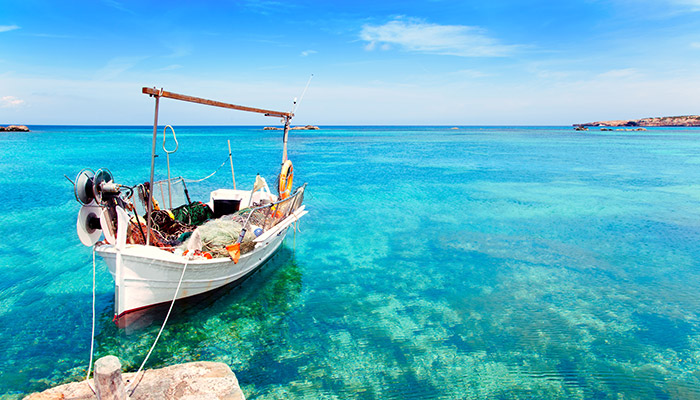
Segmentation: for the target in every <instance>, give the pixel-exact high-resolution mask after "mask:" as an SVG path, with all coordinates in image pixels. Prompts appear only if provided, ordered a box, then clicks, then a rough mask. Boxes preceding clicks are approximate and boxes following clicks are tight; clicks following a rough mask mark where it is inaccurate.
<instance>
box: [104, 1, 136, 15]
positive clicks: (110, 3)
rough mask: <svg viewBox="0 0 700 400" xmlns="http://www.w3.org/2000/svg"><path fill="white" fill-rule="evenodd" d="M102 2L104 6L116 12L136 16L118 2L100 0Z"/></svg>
mask: <svg viewBox="0 0 700 400" xmlns="http://www.w3.org/2000/svg"><path fill="white" fill-rule="evenodd" d="M102 2H103V3H104V4H106V5H108V6H110V7H112V8H114V9H116V10H119V11H123V12H125V13H129V14H134V15H135V14H136V13H135V12H133V11H132V10H130V9H128V8H126V7H125V6H124V4H122V3H121V2H119V1H116V0H102Z"/></svg>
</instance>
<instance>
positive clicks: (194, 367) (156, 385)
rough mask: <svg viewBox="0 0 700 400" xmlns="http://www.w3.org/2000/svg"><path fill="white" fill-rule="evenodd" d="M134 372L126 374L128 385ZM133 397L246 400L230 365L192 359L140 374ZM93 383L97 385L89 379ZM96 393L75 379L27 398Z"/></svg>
mask: <svg viewBox="0 0 700 400" xmlns="http://www.w3.org/2000/svg"><path fill="white" fill-rule="evenodd" d="M134 375H135V374H134V373H130V374H124V375H123V379H124V382H125V385H126V384H127V382H129V381H130V380H132V379H134ZM139 376H143V377H142V378H138V379H137V381H136V382H135V383H133V384H132V389H133V388H134V387H135V390H134V393H133V394H132V395H131V397H129V398H130V399H144V400H145V399H230V400H245V396H244V395H243V392H242V391H241V388H240V386H239V385H238V379H236V375H235V374H234V373H233V372H232V371H231V368H229V367H228V365H226V364H224V363H218V362H206V361H200V362H192V363H186V364H177V365H173V366H170V367H165V368H161V369H151V370H147V371H146V372H145V373H141V374H139ZM90 384H91V385H94V383H93V381H92V380H90ZM94 398H95V394H94V393H93V392H92V389H90V387H89V386H88V385H87V383H86V382H85V381H82V382H74V383H69V384H66V385H61V386H57V387H55V388H52V389H48V390H45V391H43V392H41V393H33V394H30V395H29V396H27V397H25V400H48V399H94Z"/></svg>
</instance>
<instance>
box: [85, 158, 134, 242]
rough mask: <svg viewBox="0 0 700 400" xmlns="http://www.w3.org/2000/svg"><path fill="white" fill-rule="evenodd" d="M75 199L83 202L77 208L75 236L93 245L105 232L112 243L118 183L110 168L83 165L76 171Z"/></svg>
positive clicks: (115, 220)
mask: <svg viewBox="0 0 700 400" xmlns="http://www.w3.org/2000/svg"><path fill="white" fill-rule="evenodd" d="M74 182H75V183H74V194H75V199H76V200H77V201H78V202H79V203H80V204H82V205H83V206H82V207H81V208H80V212H78V221H77V224H76V229H77V231H78V238H79V239H80V241H81V242H82V243H83V244H84V245H86V246H93V245H94V244H95V243H97V241H98V240H99V239H100V236H101V235H102V234H103V233H104V235H105V239H106V240H107V241H108V242H109V243H112V244H114V242H115V237H116V233H117V222H118V217H117V212H116V207H117V206H123V202H122V201H121V199H120V197H119V196H120V191H119V189H120V185H118V184H116V183H114V177H113V175H112V172H110V170H108V169H106V168H101V169H98V170H97V172H94V171H93V170H91V169H89V168H86V169H83V170H82V171H80V172H79V173H78V176H77V177H76V178H75V181H74Z"/></svg>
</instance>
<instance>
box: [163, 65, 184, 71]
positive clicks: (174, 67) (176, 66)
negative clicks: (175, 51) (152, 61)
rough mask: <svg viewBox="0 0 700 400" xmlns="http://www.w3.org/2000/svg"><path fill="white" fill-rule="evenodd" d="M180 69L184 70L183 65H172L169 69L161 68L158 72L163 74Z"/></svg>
mask: <svg viewBox="0 0 700 400" xmlns="http://www.w3.org/2000/svg"><path fill="white" fill-rule="evenodd" d="M180 68H182V65H180V64H171V65H168V66H167V67H163V68H160V69H158V70H157V71H163V72H165V71H174V70H176V69H180Z"/></svg>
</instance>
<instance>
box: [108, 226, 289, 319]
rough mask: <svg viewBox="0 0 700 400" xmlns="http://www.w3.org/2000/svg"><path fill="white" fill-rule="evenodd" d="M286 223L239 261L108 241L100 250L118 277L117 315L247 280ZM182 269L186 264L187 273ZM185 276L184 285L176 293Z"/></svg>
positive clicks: (276, 242) (278, 241)
mask: <svg viewBox="0 0 700 400" xmlns="http://www.w3.org/2000/svg"><path fill="white" fill-rule="evenodd" d="M286 234H287V227H285V228H284V229H281V230H280V231H279V232H278V233H277V234H276V235H273V236H270V237H268V238H267V239H266V240H265V241H262V242H259V243H257V244H256V247H255V248H254V249H253V251H251V252H249V253H246V254H243V255H241V257H240V260H239V261H238V263H234V262H233V260H231V259H229V258H216V259H211V260H207V259H194V260H187V259H186V258H185V257H182V256H179V255H175V254H173V253H170V252H167V251H165V250H162V249H159V248H156V247H153V246H143V245H127V246H125V247H124V248H123V249H121V250H118V249H116V248H115V246H111V245H105V246H99V247H97V248H96V251H97V253H98V254H99V255H100V256H102V258H103V259H104V260H105V263H106V264H107V267H108V268H109V272H110V274H112V277H113V278H114V285H115V286H114V314H115V317H116V318H119V317H121V316H122V315H124V314H127V313H129V312H133V311H136V310H140V309H144V308H147V307H150V306H154V305H157V304H161V303H167V302H170V301H172V300H173V297H176V298H177V299H183V298H186V297H191V296H196V295H198V294H202V293H205V292H208V291H211V290H215V289H218V288H220V287H222V286H225V285H228V284H230V283H234V282H236V281H240V280H243V279H245V278H246V277H247V276H248V275H250V274H251V273H253V272H254V271H255V270H256V269H258V268H259V267H260V266H261V265H262V264H264V263H265V262H266V261H267V260H268V259H270V257H272V255H274V253H275V252H276V251H277V250H278V249H279V248H280V246H281V245H282V242H283V241H284V238H285V236H286ZM183 268H186V270H185V274H184V276H183V275H182V272H183ZM181 276H182V283H181V285H180V289H179V290H178V291H177V294H176V293H175V290H176V289H177V287H178V283H179V282H180V277H181Z"/></svg>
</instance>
